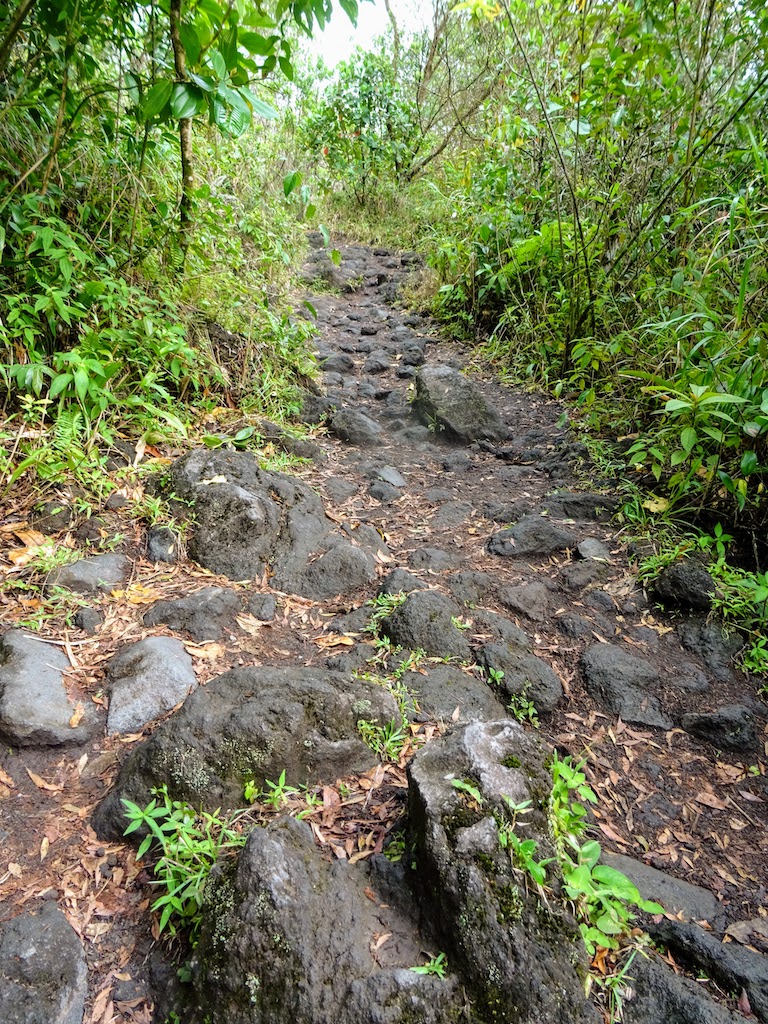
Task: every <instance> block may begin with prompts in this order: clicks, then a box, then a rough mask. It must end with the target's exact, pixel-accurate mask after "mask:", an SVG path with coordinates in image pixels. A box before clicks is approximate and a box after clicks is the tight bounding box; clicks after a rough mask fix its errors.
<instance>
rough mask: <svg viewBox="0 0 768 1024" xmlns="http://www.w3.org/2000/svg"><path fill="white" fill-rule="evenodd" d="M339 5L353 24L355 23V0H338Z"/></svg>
mask: <svg viewBox="0 0 768 1024" xmlns="http://www.w3.org/2000/svg"><path fill="white" fill-rule="evenodd" d="M339 6H340V7H341V9H342V11H344V13H345V14H346V16H347V17H348V18H349V20H350V21H351V22H352V24H353V25H357V0H339Z"/></svg>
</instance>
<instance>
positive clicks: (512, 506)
mask: <svg viewBox="0 0 768 1024" xmlns="http://www.w3.org/2000/svg"><path fill="white" fill-rule="evenodd" d="M532 511H533V504H532V502H530V501H529V500H528V499H527V498H519V499H518V500H517V501H513V502H504V503H502V504H499V502H498V501H491V502H488V504H486V506H485V508H484V509H483V515H484V516H485V518H486V519H491V520H492V521H493V522H494V523H506V524H507V525H509V524H510V523H516V522H518V520H520V519H522V518H523V517H524V516H528V515H530V514H531V512H532Z"/></svg>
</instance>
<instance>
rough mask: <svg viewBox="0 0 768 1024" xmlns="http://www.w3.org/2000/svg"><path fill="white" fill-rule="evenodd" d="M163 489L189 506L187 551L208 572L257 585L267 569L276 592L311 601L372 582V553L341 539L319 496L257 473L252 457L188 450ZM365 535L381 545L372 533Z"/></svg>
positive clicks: (295, 483)
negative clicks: (192, 525)
mask: <svg viewBox="0 0 768 1024" xmlns="http://www.w3.org/2000/svg"><path fill="white" fill-rule="evenodd" d="M169 489H172V490H173V491H174V492H175V493H176V494H177V495H178V496H179V497H180V498H182V499H184V500H185V501H190V502H192V503H193V504H194V515H195V529H194V533H193V535H192V537H191V539H190V542H189V553H190V555H191V556H192V558H194V559H195V561H197V562H199V563H200V564H201V565H204V566H205V567H206V568H208V569H211V570H212V571H214V572H217V573H221V574H222V575H224V576H228V577H229V578H230V579H235V580H244V579H254V578H256V579H258V578H260V577H261V576H262V575H263V573H264V571H265V569H266V568H267V567H269V569H270V570H271V573H272V577H271V581H270V582H271V584H272V585H273V586H274V587H275V589H277V590H282V591H285V592H287V593H293V594H302V595H303V596H305V597H310V598H314V599H317V600H322V599H323V598H324V597H328V596H332V594H331V589H332V587H336V586H339V587H342V588H344V587H346V588H347V589H348V590H350V591H352V590H356V589H357V588H358V587H359V586H361V585H363V583H365V582H366V581H367V580H369V579H371V578H372V575H373V560H372V559H371V557H370V555H368V553H367V552H362V551H360V550H359V549H357V548H353V547H352V545H351V544H348V543H347V542H346V541H344V540H343V535H342V533H341V531H339V530H338V529H336V527H334V526H333V524H332V523H331V521H330V520H329V519H327V518H326V516H325V514H324V512H323V505H322V502H321V501H320V498H319V497H318V495H317V494H316V493H315V492H314V491H313V490H312V489H311V488H310V487H308V486H307V485H306V484H304V483H303V482H302V481H300V480H297V479H296V478H294V477H289V476H287V475H285V474H283V473H270V472H267V471H265V470H262V469H261V468H260V467H259V463H258V460H257V459H256V458H255V456H253V455H252V454H251V453H250V452H223V451H215V452H211V451H207V450H197V451H192V452H190V453H189V454H188V455H185V456H184V458H182V459H179V460H178V461H177V462H175V463H174V464H173V466H172V467H171V471H170V485H169ZM360 533H361V531H356V532H355V535H356V536H357V535H358V534H360ZM368 536H369V537H371V538H374V537H375V541H374V543H375V544H376V547H377V548H381V547H383V542H382V541H381V539H380V538H379V536H378V534H375V533H371V534H369V535H368ZM372 550H375V549H372ZM333 551H335V552H336V553H335V554H333V555H332V557H330V558H328V560H327V561H326V560H325V556H327V555H329V554H330V553H331V552H333ZM321 563H322V564H321ZM326 571H327V573H328V578H327V579H325V578H324V573H325V572H326ZM345 573H347V576H346V578H345ZM333 593H334V594H335V593H340V591H338V590H336V591H333Z"/></svg>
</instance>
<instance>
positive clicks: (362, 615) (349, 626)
mask: <svg viewBox="0 0 768 1024" xmlns="http://www.w3.org/2000/svg"><path fill="white" fill-rule="evenodd" d="M373 612H374V609H373V605H371V604H369V603H368V602H366V603H365V604H361V605H360V607H359V608H353V609H352V611H351V612H347V613H346V614H345V615H337V616H336V617H335V618H334V619H331V621H330V622H329V623H328V629H329V630H330V631H331V632H332V633H344V634H346V635H347V636H350V635H352V636H357V635H359V634H360V633H363V632H365V631H366V628H367V626H368V625H369V623H370V621H371V617H372V616H373ZM368 656H369V657H370V656H371V651H370V649H369V650H368Z"/></svg>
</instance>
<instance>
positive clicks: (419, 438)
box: [398, 423, 435, 444]
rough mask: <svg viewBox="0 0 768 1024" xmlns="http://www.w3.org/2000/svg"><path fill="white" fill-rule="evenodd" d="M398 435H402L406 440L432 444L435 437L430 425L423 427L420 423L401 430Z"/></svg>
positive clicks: (414, 442)
mask: <svg viewBox="0 0 768 1024" xmlns="http://www.w3.org/2000/svg"><path fill="white" fill-rule="evenodd" d="M398 437H402V439H403V440H404V441H410V442H411V443H413V444H428V443H429V444H431V442H432V441H434V439H435V435H434V434H433V432H432V431H431V430H430V429H429V427H422V426H421V425H420V424H418V423H417V424H415V425H414V426H412V427H406V428H405V430H401V431H400V432H399V434H398Z"/></svg>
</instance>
